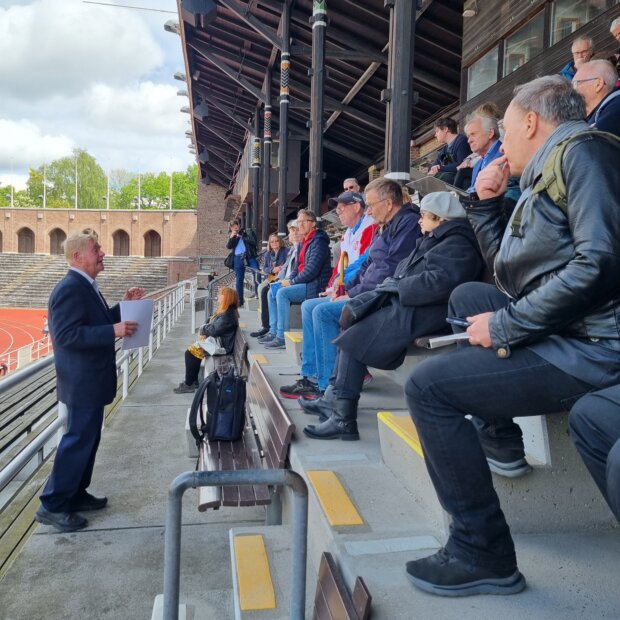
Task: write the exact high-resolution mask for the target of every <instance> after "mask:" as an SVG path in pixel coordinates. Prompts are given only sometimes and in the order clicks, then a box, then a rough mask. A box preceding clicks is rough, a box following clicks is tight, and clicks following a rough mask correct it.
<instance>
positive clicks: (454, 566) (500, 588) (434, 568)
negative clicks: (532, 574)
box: [407, 547, 525, 596]
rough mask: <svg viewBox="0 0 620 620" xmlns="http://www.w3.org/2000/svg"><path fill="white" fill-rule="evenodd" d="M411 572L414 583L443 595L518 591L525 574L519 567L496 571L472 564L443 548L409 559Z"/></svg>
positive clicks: (408, 568)
mask: <svg viewBox="0 0 620 620" xmlns="http://www.w3.org/2000/svg"><path fill="white" fill-rule="evenodd" d="M407 576H408V577H409V579H410V581H411V583H413V585H414V586H416V587H418V588H420V590H424V591H425V592H430V593H431V594H437V595H439V596H470V595H472V594H517V593H518V592H521V591H522V590H523V589H524V588H525V577H523V575H522V574H521V573H520V572H519V570H518V569H517V568H514V569H510V570H508V571H502V572H499V573H498V572H495V571H492V570H490V569H488V568H482V567H479V566H472V565H470V564H467V563H466V562H463V561H462V560H459V559H458V558H456V557H455V556H453V555H451V554H450V553H449V552H448V551H447V550H446V549H445V548H443V547H442V548H441V549H440V550H439V551H438V552H437V553H435V554H434V555H430V556H428V557H427V558H422V559H421V560H413V561H411V562H407Z"/></svg>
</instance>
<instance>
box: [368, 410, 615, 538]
mask: <svg viewBox="0 0 620 620" xmlns="http://www.w3.org/2000/svg"><path fill="white" fill-rule="evenodd" d="M545 418H546V420H545V423H546V429H547V431H548V445H549V451H550V455H551V456H550V457H549V460H548V464H540V463H539V462H538V461H536V460H535V459H534V458H532V457H531V456H530V455H528V460H529V461H530V463H531V464H532V465H533V471H532V473H530V474H528V475H526V476H523V477H521V478H512V479H511V478H505V477H502V476H498V475H496V474H493V483H494V486H495V489H496V491H497V494H498V495H499V498H500V501H501V504H502V509H503V511H504V514H505V515H506V519H507V521H508V523H509V524H510V527H511V530H512V531H513V532H522V533H546V532H574V531H584V530H593V529H594V530H596V529H600V530H606V529H610V528H612V527H613V526H614V518H613V516H612V514H611V512H610V510H609V508H608V506H607V505H606V504H605V502H604V501H603V499H602V497H601V495H600V493H599V491H598V489H597V488H596V486H595V485H594V483H593V482H592V479H591V478H590V476H589V474H588V472H587V470H586V469H585V467H584V466H583V463H582V462H581V459H580V458H579V455H578V454H577V451H576V450H575V449H574V447H573V446H572V444H571V441H570V439H569V437H568V435H567V432H566V428H567V427H566V424H567V421H566V418H567V416H566V415H565V414H556V415H552V416H545ZM378 422H379V439H380V442H381V453H382V455H383V460H384V461H385V463H386V465H387V466H388V467H389V468H390V470H391V471H392V472H393V473H394V475H395V476H396V477H397V478H398V479H399V480H400V481H401V483H402V485H403V487H405V488H406V489H408V490H409V491H410V492H411V493H413V494H414V495H415V496H416V497H418V498H419V499H420V501H421V502H423V503H424V505H425V506H427V508H428V511H429V513H431V514H433V515H434V518H435V520H436V521H437V522H441V523H443V525H444V530H445V534H447V533H448V520H447V517H446V515H445V513H444V511H443V510H442V508H441V506H440V504H439V501H438V500H437V497H436V494H435V491H434V488H433V485H432V483H431V480H430V478H429V476H428V473H427V471H426V466H425V465H424V457H423V455H422V450H421V448H420V444H419V441H418V440H417V433H416V430H415V427H414V424H413V422H412V421H411V418H410V417H409V414H408V412H406V411H398V412H383V413H380V414H379V415H378Z"/></svg>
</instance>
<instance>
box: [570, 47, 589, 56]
mask: <svg viewBox="0 0 620 620" xmlns="http://www.w3.org/2000/svg"><path fill="white" fill-rule="evenodd" d="M591 53H592V48H591V47H589V48H588V49H587V50H579V51H577V50H575V51H574V52H572V54H573V56H587V55H588V54H591Z"/></svg>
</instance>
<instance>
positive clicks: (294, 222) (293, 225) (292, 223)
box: [286, 219, 299, 230]
mask: <svg viewBox="0 0 620 620" xmlns="http://www.w3.org/2000/svg"><path fill="white" fill-rule="evenodd" d="M286 227H287V228H288V229H289V230H290V229H291V228H295V229H297V228H299V225H298V224H297V220H296V219H294V220H290V221H289V222H288V223H287V225H286Z"/></svg>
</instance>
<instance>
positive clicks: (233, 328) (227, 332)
mask: <svg viewBox="0 0 620 620" xmlns="http://www.w3.org/2000/svg"><path fill="white" fill-rule="evenodd" d="M237 327H239V318H238V316H237V310H236V309H235V308H228V310H226V312H222V313H220V314H215V315H213V316H212V317H211V318H210V319H209V322H208V323H205V324H204V325H203V326H202V327H201V328H200V334H201V335H203V336H216V337H217V338H219V339H220V342H221V343H222V347H223V348H224V349H226V354H227V355H230V354H231V353H232V352H233V349H234V348H235V334H236V332H237Z"/></svg>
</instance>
